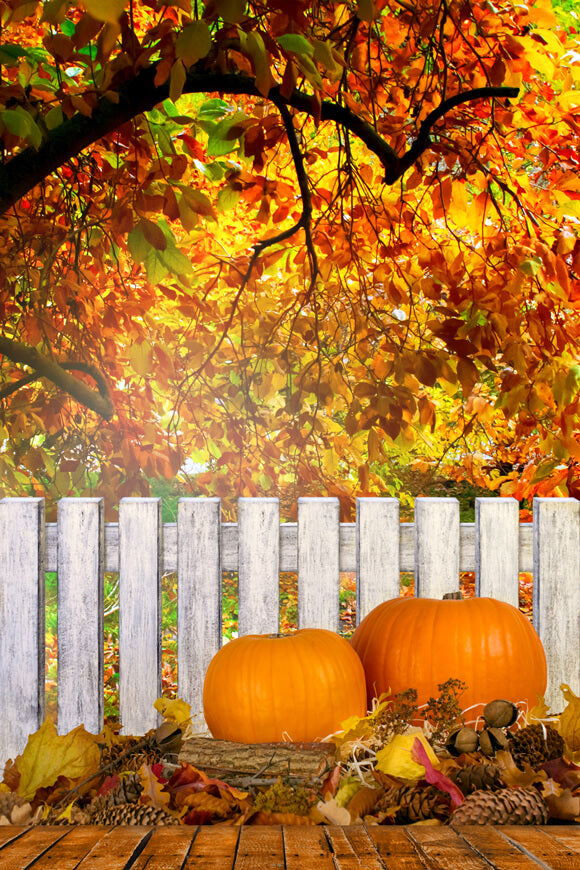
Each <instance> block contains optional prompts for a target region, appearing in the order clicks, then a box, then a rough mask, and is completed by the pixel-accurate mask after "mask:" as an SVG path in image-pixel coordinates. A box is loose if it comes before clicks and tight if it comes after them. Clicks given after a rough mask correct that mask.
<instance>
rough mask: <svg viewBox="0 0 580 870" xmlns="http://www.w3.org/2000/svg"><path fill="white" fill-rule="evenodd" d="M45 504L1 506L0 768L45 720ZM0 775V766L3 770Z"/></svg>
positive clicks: (28, 501) (16, 501)
mask: <svg viewBox="0 0 580 870" xmlns="http://www.w3.org/2000/svg"><path fill="white" fill-rule="evenodd" d="M44 590H45V576H44V500H43V499H40V498H4V499H2V500H1V501H0V765H1V764H2V763H3V762H4V761H6V760H8V758H15V757H16V756H17V755H18V754H19V753H20V752H22V750H23V749H24V746H25V745H26V740H27V737H28V735H29V734H31V733H32V732H33V731H36V729H37V728H38V727H39V726H40V724H41V722H42V720H43V719H44V679H45V678H44V644H45V639H44V631H45V616H44ZM0 769H2V768H1V766H0Z"/></svg>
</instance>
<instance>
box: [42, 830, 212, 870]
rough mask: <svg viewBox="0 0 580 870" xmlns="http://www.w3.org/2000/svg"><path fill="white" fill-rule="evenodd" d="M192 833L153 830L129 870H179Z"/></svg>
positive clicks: (192, 831) (191, 831) (187, 831)
mask: <svg viewBox="0 0 580 870" xmlns="http://www.w3.org/2000/svg"><path fill="white" fill-rule="evenodd" d="M194 833H195V828H191V827H186V826H184V827H177V826H176V827H168V828H155V830H154V831H153V834H152V835H151V838H150V839H149V841H148V842H147V844H146V845H145V848H144V849H143V851H142V852H141V854H140V855H139V857H138V858H137V860H136V861H135V863H134V864H131V870H145V868H146V870H180V868H181V867H183V862H184V861H185V858H186V856H187V853H188V851H189V847H190V846H191V841H192V839H193V836H194ZM59 870H60V868H59Z"/></svg>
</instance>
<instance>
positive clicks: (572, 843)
mask: <svg viewBox="0 0 580 870" xmlns="http://www.w3.org/2000/svg"><path fill="white" fill-rule="evenodd" d="M541 830H542V831H545V833H546V834H547V835H548V836H549V837H554V839H555V840H557V842H558V843H562V845H564V846H566V847H567V848H568V849H571V850H572V852H578V853H579V854H580V825H546V826H545V827H542V828H541ZM576 860H577V861H578V866H580V857H579V858H578V859H576Z"/></svg>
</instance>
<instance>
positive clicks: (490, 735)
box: [479, 728, 509, 756]
mask: <svg viewBox="0 0 580 870" xmlns="http://www.w3.org/2000/svg"><path fill="white" fill-rule="evenodd" d="M508 743H509V740H508V737H507V735H506V733H505V732H504V731H502V730H501V728H484V729H483V731H480V733H479V748H480V750H481V752H483V754H484V755H488V756H490V755H495V753H496V752H497V750H498V749H506V748H507V745H508Z"/></svg>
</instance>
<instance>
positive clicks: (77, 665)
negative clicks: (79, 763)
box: [57, 498, 104, 734]
mask: <svg viewBox="0 0 580 870" xmlns="http://www.w3.org/2000/svg"><path fill="white" fill-rule="evenodd" d="M103 555H104V523H103V500H102V499H100V498H85V499H83V498H63V499H61V501H59V503H58V593H57V613H58V733H59V734H67V733H68V732H69V731H71V730H72V729H73V728H76V726H77V725H81V724H82V725H84V726H85V728H86V729H87V731H91V732H92V733H94V734H98V732H99V731H100V730H101V728H102V727H103V692H104V681H103V670H104V668H103V610H104V602H103V584H104V570H103V564H104V559H103Z"/></svg>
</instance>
